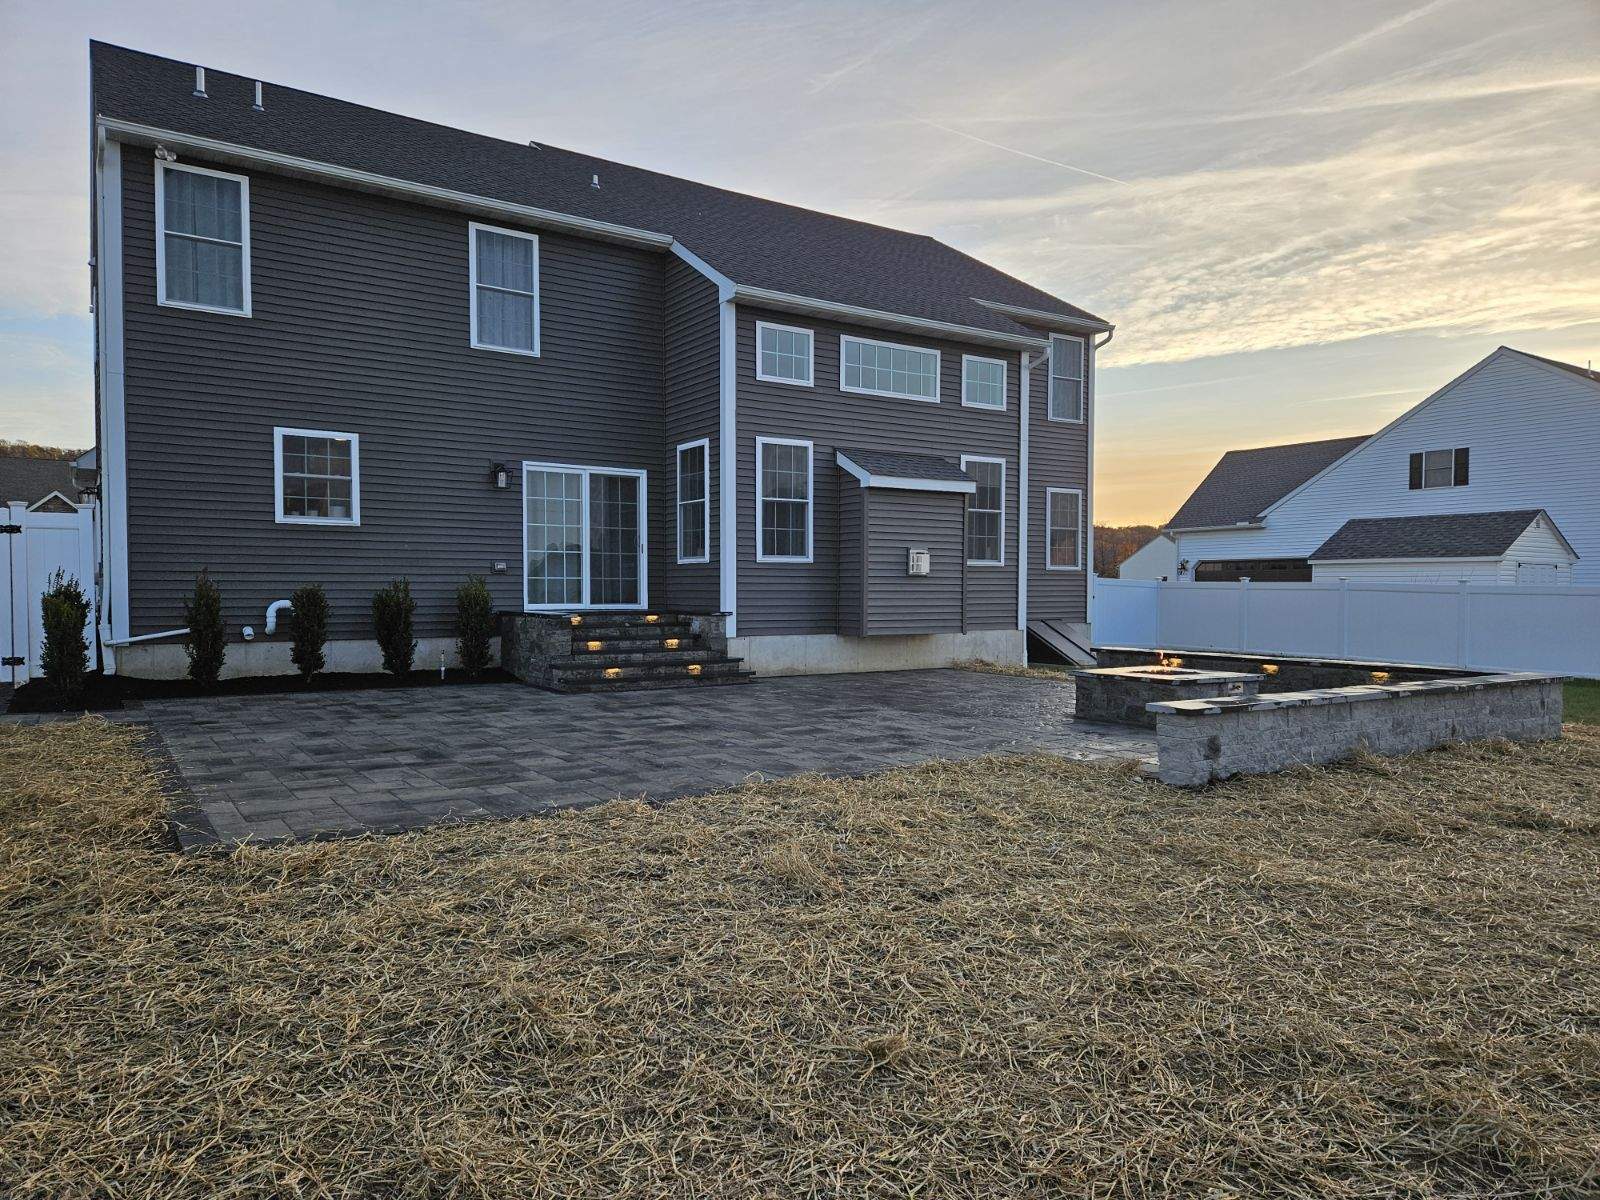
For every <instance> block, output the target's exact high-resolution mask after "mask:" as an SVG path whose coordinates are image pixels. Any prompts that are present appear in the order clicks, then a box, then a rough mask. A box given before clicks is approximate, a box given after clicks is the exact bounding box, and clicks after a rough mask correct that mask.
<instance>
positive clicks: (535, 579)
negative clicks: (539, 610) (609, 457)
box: [523, 471, 583, 605]
mask: <svg viewBox="0 0 1600 1200" xmlns="http://www.w3.org/2000/svg"><path fill="white" fill-rule="evenodd" d="M523 486H524V487H525V488H526V489H527V493H526V495H527V499H526V503H527V539H528V554H527V577H528V603H529V604H545V605H550V604H555V605H560V604H582V603H583V475H582V474H581V473H579V472H577V471H529V472H528V473H527V478H526V481H525V483H524V485H523Z"/></svg>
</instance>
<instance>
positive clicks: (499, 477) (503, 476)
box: [489, 463, 511, 491]
mask: <svg viewBox="0 0 1600 1200" xmlns="http://www.w3.org/2000/svg"><path fill="white" fill-rule="evenodd" d="M489 483H490V484H491V485H492V486H493V487H496V488H498V489H500V490H501V491H504V490H505V489H506V488H508V487H510V486H511V468H510V467H508V466H506V465H505V463H495V464H494V466H492V467H490V468H489Z"/></svg>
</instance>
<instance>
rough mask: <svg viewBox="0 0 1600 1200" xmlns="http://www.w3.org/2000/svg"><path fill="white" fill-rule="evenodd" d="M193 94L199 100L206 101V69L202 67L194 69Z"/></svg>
mask: <svg viewBox="0 0 1600 1200" xmlns="http://www.w3.org/2000/svg"><path fill="white" fill-rule="evenodd" d="M194 94H195V96H196V97H198V98H199V99H201V100H204V99H206V69H205V68H204V67H196V68H195V69H194Z"/></svg>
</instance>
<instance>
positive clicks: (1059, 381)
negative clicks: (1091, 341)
mask: <svg viewBox="0 0 1600 1200" xmlns="http://www.w3.org/2000/svg"><path fill="white" fill-rule="evenodd" d="M1087 355H1088V350H1087V349H1086V347H1085V343H1084V340H1083V339H1082V338H1080V337H1069V336H1067V335H1066V334H1064V333H1056V334H1052V335H1051V336H1050V407H1049V409H1048V412H1047V415H1048V416H1049V418H1050V419H1051V420H1052V421H1081V420H1083V407H1084V400H1083V391H1084V377H1085V376H1086V374H1087V372H1086V370H1085V367H1086V365H1087Z"/></svg>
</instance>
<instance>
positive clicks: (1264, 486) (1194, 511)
mask: <svg viewBox="0 0 1600 1200" xmlns="http://www.w3.org/2000/svg"><path fill="white" fill-rule="evenodd" d="M1369 436H1371V435H1369V434H1363V435H1362V436H1360V437H1344V438H1330V439H1328V440H1327V441H1323V442H1295V443H1293V444H1292V445H1288V446H1260V447H1257V448H1256V449H1254V450H1229V451H1228V452H1227V453H1226V454H1224V455H1223V456H1222V458H1221V459H1220V460H1219V461H1218V462H1217V465H1216V466H1214V467H1212V468H1211V474H1209V475H1207V476H1206V477H1205V478H1204V479H1202V480H1201V481H1200V486H1199V487H1197V488H1195V490H1194V492H1193V493H1192V494H1191V495H1190V497H1189V498H1188V499H1187V500H1185V501H1184V502H1183V507H1182V508H1180V509H1179V510H1178V511H1177V513H1176V514H1175V515H1174V516H1173V518H1172V520H1170V521H1168V522H1167V524H1166V528H1168V529H1195V528H1200V527H1204V526H1209V525H1237V524H1239V523H1241V522H1244V521H1253V520H1255V519H1256V517H1258V516H1259V515H1260V514H1261V512H1262V510H1263V509H1266V508H1269V507H1270V506H1271V505H1273V504H1275V503H1276V502H1277V501H1279V500H1281V499H1283V498H1284V497H1285V496H1287V495H1288V494H1289V493H1290V492H1292V491H1294V489H1295V488H1297V487H1299V486H1300V485H1301V484H1302V483H1304V482H1305V481H1306V480H1308V479H1310V478H1311V477H1312V476H1313V475H1315V474H1316V473H1317V472H1318V471H1320V470H1322V469H1323V468H1324V467H1326V466H1329V465H1330V464H1332V463H1334V462H1336V461H1338V460H1339V459H1341V458H1343V457H1344V456H1345V455H1346V454H1348V453H1350V451H1352V450H1354V449H1355V448H1356V447H1357V446H1359V445H1360V444H1361V443H1362V442H1364V441H1366V440H1367V438H1368V437H1369Z"/></svg>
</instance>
